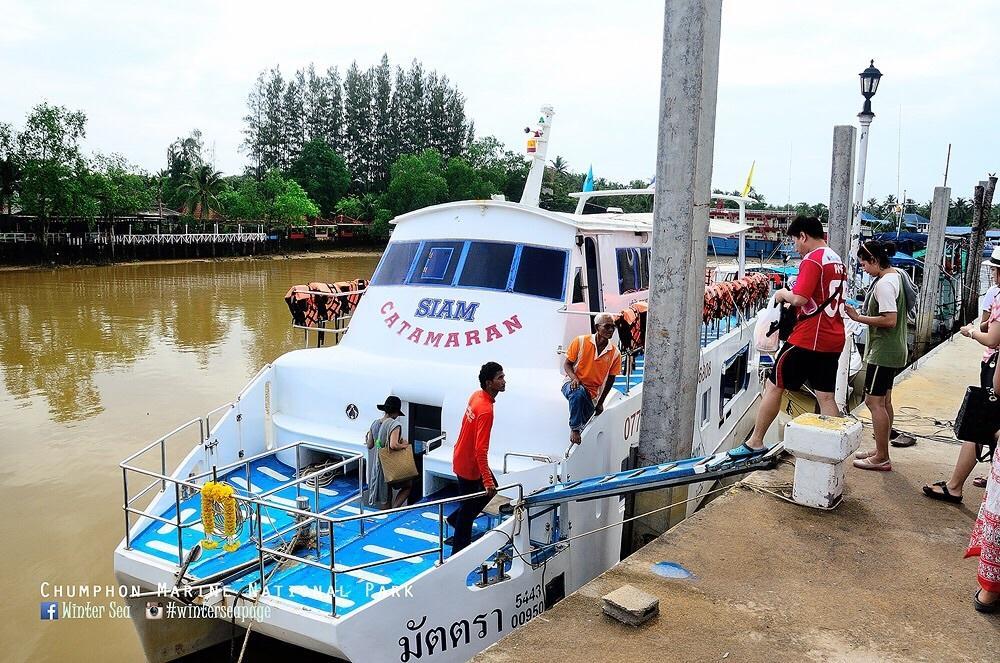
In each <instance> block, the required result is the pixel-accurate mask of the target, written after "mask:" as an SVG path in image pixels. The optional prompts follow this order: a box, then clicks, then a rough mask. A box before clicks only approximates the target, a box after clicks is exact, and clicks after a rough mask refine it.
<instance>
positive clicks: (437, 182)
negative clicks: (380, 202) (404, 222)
mask: <svg viewBox="0 0 1000 663" xmlns="http://www.w3.org/2000/svg"><path fill="white" fill-rule="evenodd" d="M443 170H444V169H443V164H442V162H441V155H440V154H439V153H438V152H437V150H431V149H427V150H423V151H422V152H420V154H407V155H404V156H401V157H400V158H399V159H397V160H396V163H394V164H392V169H391V179H390V180H389V191H388V195H387V196H386V200H387V202H388V204H389V208H390V209H391V210H392V211H393V212H395V213H396V214H403V213H405V212H409V211H411V210H415V209H420V208H422V207H427V206H429V205H436V204H437V203H443V202H445V201H446V200H448V181H447V180H446V179H445V178H444V172H443Z"/></svg>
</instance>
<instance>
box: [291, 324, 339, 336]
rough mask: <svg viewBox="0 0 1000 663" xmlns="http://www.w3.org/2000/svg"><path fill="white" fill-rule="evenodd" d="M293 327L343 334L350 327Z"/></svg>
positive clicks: (293, 327) (294, 326) (295, 327)
mask: <svg viewBox="0 0 1000 663" xmlns="http://www.w3.org/2000/svg"><path fill="white" fill-rule="evenodd" d="M292 329H301V330H303V331H314V332H323V333H324V334H343V333H344V332H346V331H347V330H348V327H306V326H305V325H294V324H293V325H292Z"/></svg>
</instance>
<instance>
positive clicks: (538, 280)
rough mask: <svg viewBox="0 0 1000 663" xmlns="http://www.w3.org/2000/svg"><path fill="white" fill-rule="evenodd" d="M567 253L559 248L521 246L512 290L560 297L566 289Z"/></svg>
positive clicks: (554, 297)
mask: <svg viewBox="0 0 1000 663" xmlns="http://www.w3.org/2000/svg"><path fill="white" fill-rule="evenodd" d="M567 258H568V255H567V253H566V251H563V250H561V249H544V248H541V247H538V246H522V247H521V256H520V260H519V261H518V265H517V275H516V276H515V278H514V292H519V293H521V294H524V295H537V296H539V297H547V298H549V299H562V298H563V293H564V292H565V291H566V262H567Z"/></svg>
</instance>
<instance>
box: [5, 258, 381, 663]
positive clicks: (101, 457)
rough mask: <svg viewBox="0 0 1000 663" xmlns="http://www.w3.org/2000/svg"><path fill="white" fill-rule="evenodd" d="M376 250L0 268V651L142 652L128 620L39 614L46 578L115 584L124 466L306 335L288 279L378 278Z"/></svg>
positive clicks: (37, 655)
mask: <svg viewBox="0 0 1000 663" xmlns="http://www.w3.org/2000/svg"><path fill="white" fill-rule="evenodd" d="M377 262H378V256H377V255H375V254H368V255H363V254H350V255H346V256H343V257H323V258H303V259H297V260H252V261H233V262H194V263H181V264H145V265H121V266H112V267H92V268H81V269H58V270H51V271H24V272H0V378H2V380H0V460H2V463H0V522H2V523H3V530H2V545H3V549H2V552H0V560H2V562H3V570H2V572H0V578H2V580H0V590H2V594H0V601H2V602H3V605H4V610H3V619H0V642H2V643H3V645H2V646H3V652H2V654H0V658H2V659H3V660H14V661H22V660H60V661H75V660H80V659H81V658H83V657H87V658H89V657H92V656H94V655H97V656H98V658H99V659H100V660H108V661H138V660H142V650H141V647H140V646H139V642H138V639H137V638H136V637H135V635H134V633H133V630H132V625H131V622H130V621H129V620H128V619H114V618H110V617H107V616H105V617H104V618H103V619H81V620H69V619H60V620H58V621H55V622H50V621H42V620H41V619H40V617H39V608H38V606H39V603H40V602H41V601H44V600H47V599H46V597H43V596H42V595H41V592H42V589H43V583H49V584H48V585H45V586H44V587H45V588H47V589H48V590H49V591H50V593H51V591H53V588H54V587H55V586H58V585H72V586H77V585H95V584H99V585H109V584H113V583H114V582H115V580H114V574H113V570H112V552H113V549H114V547H115V546H116V545H117V543H118V542H119V541H120V540H121V538H122V535H123V517H122V511H121V502H122V486H121V473H120V470H119V469H118V463H119V462H120V461H121V460H122V459H123V458H125V457H126V456H127V455H129V454H130V453H131V452H133V451H135V450H137V449H139V448H140V447H141V446H144V445H145V444H146V443H148V442H149V441H152V440H153V439H155V438H157V437H158V436H159V435H162V434H163V433H166V432H168V431H169V430H171V429H172V428H174V427H175V426H176V425H177V424H179V423H182V422H184V421H188V420H189V419H192V418H194V417H196V416H201V415H203V414H204V413H205V412H207V411H208V410H210V409H212V408H214V407H216V406H217V405H220V404H222V403H224V402H227V401H229V400H231V399H232V398H233V396H235V395H236V393H237V392H238V391H239V389H240V388H241V387H242V386H243V385H244V384H245V383H246V381H247V380H248V379H249V378H250V377H251V376H252V375H253V374H254V373H255V372H256V371H257V370H258V369H259V368H260V367H261V366H262V365H264V364H265V363H267V362H269V361H272V360H273V359H274V358H276V357H277V356H279V355H280V354H282V353H284V352H287V351H288V350H291V349H294V348H296V347H301V346H302V342H303V339H302V335H301V332H299V331H297V330H293V329H292V328H291V326H290V322H291V321H290V316H289V313H288V309H287V307H286V306H285V303H284V300H283V299H282V297H283V296H284V294H285V291H286V290H287V289H288V287H289V286H290V285H294V284H297V283H307V282H309V281H325V282H332V281H340V280H347V279H354V278H369V277H370V276H371V274H372V271H373V270H374V268H375V265H376V263H377ZM188 448H190V447H188ZM48 600H58V597H49V598H48ZM86 601H87V599H82V600H80V599H77V600H76V602H77V603H81V602H82V603H85V602H86ZM109 601H110V599H106V598H98V599H92V602H94V603H98V604H107V603H109ZM226 654H228V648H227V651H226ZM254 658H256V657H248V658H247V660H248V661H249V660H254ZM213 660H218V657H217V656H216V657H215V658H214V659H213Z"/></svg>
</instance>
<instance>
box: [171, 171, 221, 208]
mask: <svg viewBox="0 0 1000 663" xmlns="http://www.w3.org/2000/svg"><path fill="white" fill-rule="evenodd" d="M224 187H225V183H224V182H223V180H222V173H221V172H219V171H217V170H213V169H212V167H211V166H207V165H204V166H198V167H197V168H195V169H194V170H192V171H191V172H189V173H185V174H184V177H183V178H182V179H181V185H180V187H178V189H177V192H178V194H179V195H181V196H183V198H184V203H185V205H187V212H188V214H191V215H192V216H193V215H194V214H195V213H197V214H198V219H199V220H200V221H204V220H205V219H206V218H207V217H209V216H210V215H211V212H212V210H215V211H216V212H219V211H222V205H221V204H220V203H219V197H218V196H219V194H220V193H221V192H222V190H223V188H224Z"/></svg>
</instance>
